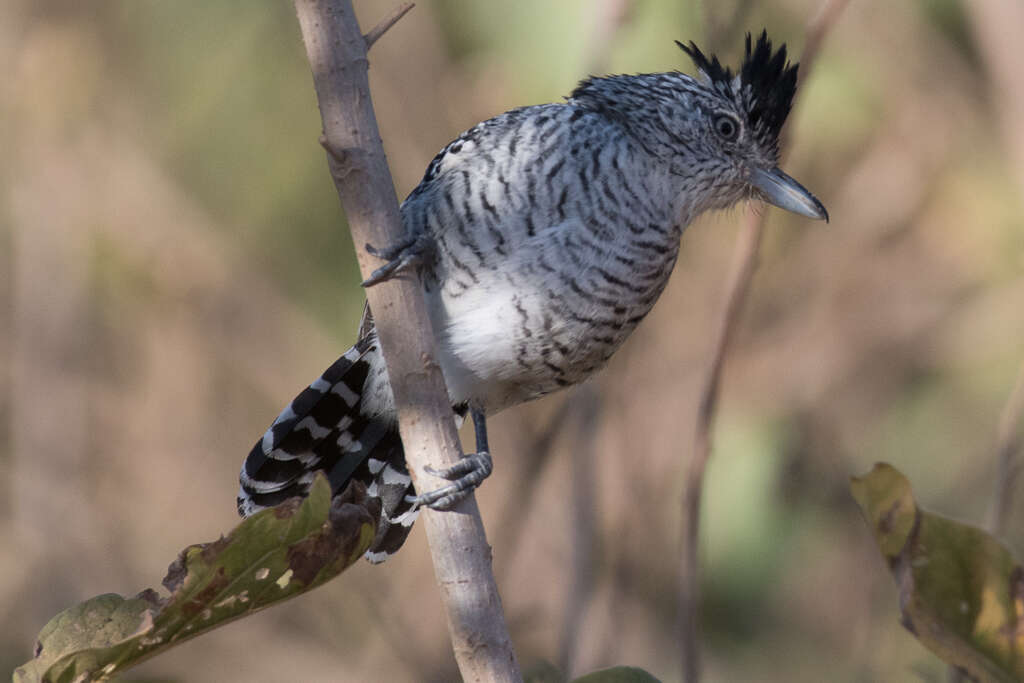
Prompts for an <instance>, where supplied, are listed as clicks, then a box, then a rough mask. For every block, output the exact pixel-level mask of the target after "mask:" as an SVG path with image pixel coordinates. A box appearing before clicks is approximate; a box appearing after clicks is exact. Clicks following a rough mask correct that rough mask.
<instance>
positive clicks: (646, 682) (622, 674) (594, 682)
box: [572, 666, 660, 683]
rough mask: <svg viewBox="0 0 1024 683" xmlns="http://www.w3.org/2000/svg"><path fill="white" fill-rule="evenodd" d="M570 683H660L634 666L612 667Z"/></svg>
mask: <svg viewBox="0 0 1024 683" xmlns="http://www.w3.org/2000/svg"><path fill="white" fill-rule="evenodd" d="M572 683H660V682H659V681H658V679H657V678H655V677H654V676H652V675H651V674H649V673H647V672H646V671H644V670H643V669H638V668H636V667H635V666H613V667H612V668H610V669H601V670H600V671H595V672H593V673H589V674H587V675H586V676H582V677H580V678H576V679H573V681H572Z"/></svg>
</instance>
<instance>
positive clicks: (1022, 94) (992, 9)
mask: <svg viewBox="0 0 1024 683" xmlns="http://www.w3.org/2000/svg"><path fill="white" fill-rule="evenodd" d="M965 9H967V10H968V14H969V17H970V20H971V21H970V23H971V25H972V28H973V30H974V34H975V37H976V40H975V43H976V44H977V46H978V50H979V52H980V53H981V57H982V60H983V61H984V64H985V70H986V72H987V74H986V75H987V81H988V88H989V91H990V93H991V95H992V99H993V102H994V104H995V110H996V113H997V115H998V116H999V123H1000V129H1001V134H1002V137H1003V139H1004V141H1005V142H1006V156H1007V161H1008V163H1009V164H1010V165H1011V166H1012V169H1013V171H1015V173H1016V176H1017V182H1018V183H1019V184H1020V185H1021V187H1024V129H1022V127H1021V126H1020V121H1021V118H1022V117H1024V86H1022V84H1021V81H1020V45H1019V42H1020V41H1019V37H1018V35H1017V31H1016V30H1015V29H1016V27H1018V26H1020V23H1021V22H1022V21H1024V6H1022V5H1021V4H1020V3H1019V2H1013V0H1001V1H999V2H978V3H967V4H966V5H965ZM1021 419H1024V365H1022V366H1021V369H1020V371H1019V373H1018V374H1017V382H1016V385H1015V386H1014V388H1013V390H1012V391H1011V393H1010V398H1009V400H1008V401H1007V403H1006V407H1005V408H1004V409H1003V414H1002V415H1001V416H1000V419H999V427H998V432H997V435H996V458H997V468H998V470H997V473H996V482H995V492H994V497H993V500H992V507H991V509H990V512H989V529H991V530H992V532H993V533H995V534H1002V533H1003V532H1004V531H1005V527H1006V521H1007V520H1006V517H1007V515H1008V514H1009V511H1010V505H1011V502H1012V501H1011V498H1012V495H1013V488H1014V484H1015V480H1016V475H1017V473H1018V470H1019V464H1016V463H1015V462H1014V461H1015V458H1016V453H1017V451H1018V450H1019V448H1020V438H1021V437H1020V435H1019V432H1018V429H1019V425H1020V422H1021Z"/></svg>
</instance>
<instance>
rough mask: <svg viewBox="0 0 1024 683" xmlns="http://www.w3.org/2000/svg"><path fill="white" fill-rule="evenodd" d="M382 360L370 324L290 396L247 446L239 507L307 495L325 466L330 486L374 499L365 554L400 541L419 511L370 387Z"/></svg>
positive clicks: (379, 557) (377, 553)
mask: <svg viewBox="0 0 1024 683" xmlns="http://www.w3.org/2000/svg"><path fill="white" fill-rule="evenodd" d="M380 367H383V362H382V361H381V359H380V354H379V351H378V348H377V343H376V333H375V332H374V331H373V329H372V323H371V325H370V326H369V329H368V330H367V334H366V336H364V337H363V338H361V339H360V340H359V341H358V342H357V343H356V345H355V346H353V347H352V348H351V349H349V350H348V351H346V352H345V353H344V354H343V355H342V356H341V358H339V359H338V360H337V361H335V363H334V364H333V365H331V367H329V368H327V370H326V371H325V372H324V373H323V374H322V375H321V376H320V377H318V378H317V379H316V381H314V382H313V383H312V384H310V385H309V386H308V387H307V388H306V389H304V390H303V391H302V393H300V394H299V395H298V396H296V397H295V399H294V400H293V401H292V402H291V403H290V404H288V406H287V407H286V408H285V409H284V410H283V411H282V412H281V414H280V415H278V417H277V419H276V420H274V423H273V424H272V425H271V426H270V428H269V429H268V430H267V431H266V433H265V434H264V435H263V437H262V438H261V439H260V440H259V441H257V442H256V444H255V445H254V446H253V448H252V450H251V451H250V453H249V456H248V457H247V458H246V460H245V463H244V465H243V467H242V472H241V475H240V484H241V486H240V488H239V493H238V501H237V502H238V512H239V514H241V515H242V516H243V517H247V516H249V515H251V514H253V513H254V512H257V511H259V510H262V509H264V508H267V507H272V506H274V505H277V504H278V503H281V502H283V501H284V500H286V499H288V498H291V497H293V496H303V495H306V493H307V492H308V491H309V486H310V484H311V483H312V481H313V475H314V473H315V472H317V471H323V472H324V473H325V474H326V475H327V477H328V480H329V481H330V483H331V489H332V490H333V491H334V492H335V493H339V492H341V491H343V490H344V489H345V487H346V486H347V485H348V483H349V482H350V481H353V480H354V481H358V482H360V483H362V484H363V485H364V486H366V490H367V494H368V495H369V496H371V497H374V498H379V499H380V501H381V507H382V518H381V521H380V523H379V524H378V529H377V537H376V539H375V540H374V542H373V544H372V545H371V547H370V550H369V551H368V552H367V555H366V556H367V558H368V559H369V560H371V561H373V562H379V561H383V560H384V559H385V558H386V557H387V555H388V554H390V553H392V552H394V551H396V550H397V549H398V548H399V547H400V546H401V545H402V542H403V541H404V540H405V537H406V536H407V535H408V533H409V529H410V528H411V527H412V523H413V522H414V521H415V519H416V515H417V511H416V510H412V509H411V505H410V503H409V502H408V501H406V497H407V494H408V492H409V490H410V487H411V483H412V482H411V479H410V477H409V474H408V471H407V470H406V466H405V454H404V452H403V450H402V441H401V439H400V438H399V435H398V429H397V425H396V424H395V423H394V420H393V419H392V418H391V417H390V416H389V415H387V414H386V412H385V413H383V414H382V411H381V410H380V409H379V405H378V404H379V397H377V396H375V395H374V394H373V393H372V391H373V389H372V387H373V382H372V381H370V380H371V378H372V377H373V376H374V374H375V371H376V369H378V368H380ZM368 390H369V391H370V392H371V393H368ZM366 399H370V400H366Z"/></svg>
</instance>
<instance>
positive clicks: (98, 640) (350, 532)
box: [14, 474, 380, 683]
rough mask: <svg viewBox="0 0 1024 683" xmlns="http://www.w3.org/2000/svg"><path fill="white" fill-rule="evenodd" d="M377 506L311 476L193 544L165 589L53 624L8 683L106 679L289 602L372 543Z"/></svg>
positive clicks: (77, 610)
mask: <svg viewBox="0 0 1024 683" xmlns="http://www.w3.org/2000/svg"><path fill="white" fill-rule="evenodd" d="M379 514H380V509H379V503H377V502H376V501H371V500H369V499H368V498H367V497H366V491H365V490H364V489H363V488H362V487H361V486H359V485H358V484H354V485H352V486H350V487H349V488H348V489H347V490H346V491H345V493H344V494H343V495H342V496H339V497H338V498H335V499H334V500H333V501H332V500H331V489H330V484H328V483H327V479H326V478H325V477H324V476H323V475H322V474H317V477H316V479H315V480H314V482H313V485H312V487H311V489H310V493H309V496H308V497H307V498H305V499H299V498H292V499H290V500H287V501H285V502H284V503H282V504H281V505H278V506H277V507H275V508H271V509H269V510H263V511H262V512H259V513H257V514H255V515H253V516H252V517H249V518H248V519H246V520H244V521H242V522H241V523H240V524H239V525H238V526H237V527H235V528H234V529H233V530H232V531H231V532H230V533H229V534H228V535H227V536H224V537H222V538H221V539H220V540H218V541H214V542H213V543H203V544H199V545H191V546H189V547H187V548H185V549H184V550H182V551H181V553H180V554H179V556H178V558H177V559H176V560H175V561H174V562H173V563H171V566H170V567H169V568H168V570H167V576H166V577H165V578H164V581H163V585H164V587H166V588H167V590H168V591H170V595H168V596H166V597H160V596H159V595H157V593H156V592H155V591H153V590H148V589H147V590H145V591H143V592H142V593H140V594H139V595H138V596H136V597H134V598H124V597H122V596H120V595H112V594H110V595H100V596H98V597H95V598H92V599H91V600H87V601H86V602H84V603H82V604H80V605H76V606H74V607H71V608H69V609H67V610H65V611H63V612H61V613H60V614H58V615H57V616H55V617H54V618H53V619H51V620H50V622H49V623H48V624H46V626H44V627H43V629H42V631H40V633H39V638H38V641H37V643H36V648H35V657H34V659H32V660H31V661H30V662H28V663H26V664H24V665H23V666H21V667H19V668H18V669H17V670H16V671H15V672H14V681H15V683H30V682H35V681H47V682H53V683H64V682H68V683H70V682H72V681H75V682H76V683H77V682H78V681H94V680H103V679H106V678H110V677H111V676H113V675H114V674H116V673H120V672H122V671H124V670H125V669H126V668H128V667H129V666H132V665H135V664H138V663H139V662H141V661H142V660H144V659H147V658H149V657H152V656H154V655H156V654H158V653H160V652H162V651H163V650H166V649H167V648H170V647H172V646H174V645H176V644H178V643H180V642H182V641H184V640H187V639H188V638H192V637H193V636H196V635H198V634H200V633H203V632H204V631H208V630H210V629H212V628H214V627H216V626H221V625H223V624H226V623H227V622H229V621H232V620H234V619H239V618H241V617H244V616H246V615H247V614H250V613H252V612H255V611H256V610H259V609H262V608H264V607H268V606H270V605H272V604H275V603H278V602H281V601H282V600H287V599H288V598H292V597H295V596H296V595H299V594H300V593H305V592H306V591H309V590H311V589H312V588H315V587H316V586H319V585H320V584H322V583H324V582H326V581H328V580H329V579H331V578H333V577H335V576H337V575H338V574H339V573H341V572H342V571H343V570H344V569H345V568H347V567H348V566H350V565H351V564H352V563H353V562H355V561H356V560H358V559H359V558H360V557H361V556H362V554H363V553H364V552H366V549H367V548H368V547H369V546H370V543H371V542H372V541H373V536H374V533H375V531H376V524H375V521H374V520H376V519H377V518H378V516H379Z"/></svg>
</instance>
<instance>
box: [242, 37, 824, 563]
mask: <svg viewBox="0 0 1024 683" xmlns="http://www.w3.org/2000/svg"><path fill="white" fill-rule="evenodd" d="M680 47H681V48H682V49H683V50H684V51H685V52H686V53H687V54H689V55H690V56H691V57H692V58H693V60H694V62H695V63H696V65H697V67H698V69H699V77H698V78H697V79H694V78H692V77H690V76H687V75H685V74H681V73H678V72H671V73H662V74H642V75H636V76H609V77H605V78H591V79H588V80H586V81H584V82H582V83H580V85H579V86H578V87H577V88H576V89H575V90H574V91H573V93H572V96H571V97H569V98H568V100H567V101H566V102H565V103H562V104H545V105H538V106H532V107H524V108H520V109H514V110H512V111H509V112H506V113H505V114H502V115H500V116H497V117H495V118H493V119H490V120H488V121H485V122H483V123H480V124H478V125H477V126H475V127H473V128H471V129H470V130H468V131H466V132H464V133H463V134H462V135H460V136H459V137H458V138H456V139H455V140H454V141H452V142H451V143H450V144H449V145H447V146H446V147H445V148H444V149H442V150H441V151H440V152H439V153H438V154H437V156H436V157H434V159H433V160H432V161H431V163H430V165H429V166H428V167H427V170H426V173H425V175H424V177H423V180H422V181H421V183H420V184H419V185H418V186H417V187H416V189H414V190H413V191H412V193H411V194H410V195H409V196H408V198H407V199H406V200H405V202H404V203H403V204H402V209H401V215H402V221H403V224H404V226H405V229H406V231H407V234H408V236H409V240H408V242H407V243H406V244H403V245H397V246H396V247H395V248H393V249H387V250H383V251H382V252H381V253H382V254H383V255H384V256H385V257H386V258H388V259H393V260H392V261H391V264H390V265H389V266H386V267H385V268H384V269H382V270H381V271H380V272H379V274H378V275H375V277H374V278H371V280H370V281H368V283H370V284H372V283H375V282H377V281H379V280H381V279H385V278H386V277H390V276H391V275H392V274H393V272H395V271H396V270H399V269H400V268H402V267H405V266H406V265H408V264H410V263H415V264H416V266H417V267H418V268H419V269H420V273H421V275H422V277H423V282H424V288H425V291H426V296H427V302H428V305H429V309H430V313H431V321H432V323H433V327H434V332H435V335H436V337H437V341H438V352H439V358H438V361H439V363H440V365H441V368H442V371H443V373H444V377H445V381H446V383H447V386H448V390H449V394H450V397H451V401H452V405H453V409H455V410H456V412H457V413H459V414H460V415H461V414H465V413H466V412H468V413H469V414H470V415H471V416H472V417H473V419H474V423H475V425H476V427H477V441H478V443H477V448H478V451H479V455H476V456H472V457H470V458H469V459H468V460H467V461H466V462H465V464H464V466H460V467H457V468H455V470H453V471H451V472H448V473H447V475H448V478H450V479H452V480H453V482H454V483H453V485H452V486H450V487H447V489H446V490H444V491H442V492H440V493H438V492H432V493H428V494H423V495H420V496H414V495H412V492H411V482H410V479H409V475H408V473H407V471H406V469H405V463H404V455H403V452H402V445H401V440H400V438H399V436H398V433H397V426H396V423H395V415H394V409H393V406H392V398H391V389H390V385H389V384H388V381H387V374H386V369H385V367H384V363H383V360H382V358H381V356H380V354H379V351H378V349H377V345H376V335H375V332H374V330H373V325H372V319H370V318H366V319H365V320H364V324H363V325H361V326H360V327H361V330H360V335H359V340H358V341H357V343H356V345H355V346H354V347H353V348H352V349H350V350H349V351H347V352H346V353H345V354H344V355H343V356H342V357H341V358H340V359H339V360H338V362H337V363H335V364H334V365H333V366H331V368H329V369H328V370H327V372H325V373H324V375H323V376H322V377H321V378H319V379H318V380H317V381H316V382H314V383H313V384H312V385H310V387H309V388H308V389H306V390H305V391H304V392H302V393H301V394H300V395H299V396H298V397H296V399H295V400H294V401H293V402H292V404H291V405H290V406H289V407H288V408H286V409H285V411H284V412H283V413H282V414H281V416H280V417H278V419H277V420H276V421H275V423H274V424H273V425H272V426H271V428H270V429H269V430H268V431H267V433H266V434H265V435H264V437H263V439H261V440H260V441H259V442H258V443H257V444H256V445H255V446H254V447H253V450H252V452H251V453H250V455H249V457H248V459H247V460H246V463H245V466H244V467H243V470H242V475H241V489H240V492H239V498H238V505H239V512H240V513H241V514H243V515H247V514H251V513H252V512H254V511H255V510H258V509H260V508H261V507H266V506H269V505H273V504H276V503H278V502H280V501H281V500H284V499H285V498H287V497H289V496H292V495H299V494H302V493H304V492H305V491H306V489H307V488H308V485H309V482H310V481H311V479H312V473H313V472H314V471H315V470H317V469H322V470H324V471H326V472H327V473H328V476H329V478H330V480H331V484H332V486H333V487H334V490H335V491H336V492H340V490H341V489H342V488H343V487H344V485H345V484H346V483H347V482H348V481H350V480H353V479H354V480H358V481H361V482H363V483H364V484H366V485H367V486H368V487H369V492H370V494H371V495H374V496H378V497H380V498H381V500H382V502H383V513H382V524H381V525H380V529H379V532H378V538H377V539H376V541H375V543H374V545H373V546H372V547H371V552H370V553H369V557H370V559H372V560H379V559H383V558H384V557H385V556H386V555H387V554H388V553H390V552H393V551H394V550H396V549H397V548H398V546H399V545H401V542H402V541H403V540H404V538H405V535H406V534H407V533H408V530H409V528H410V526H411V524H412V521H413V520H414V519H415V513H416V507H417V506H418V505H420V504H428V505H433V506H441V507H445V506H449V505H451V504H453V502H456V501H457V500H458V499H459V498H460V497H461V496H462V495H464V492H465V491H466V490H470V489H471V488H472V487H473V486H475V485H476V484H478V483H479V481H480V480H482V479H483V478H484V477H485V476H487V474H488V473H489V472H490V466H491V461H490V456H489V454H488V453H487V447H486V429H485V417H486V415H489V414H493V413H495V412H497V411H499V410H502V409H504V408H506V407H509V406H512V405H515V404H518V403H522V402H524V401H529V400H531V399H534V398H538V397H540V396H543V395H545V394H548V393H551V392H552V391H556V390H558V389H560V388H563V387H566V386H570V385H573V384H576V383H578V382H580V381H582V380H584V379H586V378H587V377H589V376H590V375H591V374H593V373H594V372H595V371H596V370H597V369H598V368H600V367H601V366H602V365H603V364H604V363H605V362H606V361H607V360H608V358H610V357H611V355H612V354H613V353H614V352H615V350H616V349H618V347H619V346H620V345H621V344H622V342H623V341H625V339H626V338H627V337H628V336H629V334H630V333H631V332H632V331H633V329H634V328H635V327H636V325H637V324H638V323H639V322H640V321H641V320H642V319H643V318H644V316H645V315H646V314H647V313H648V311H650V309H651V307H652V306H653V305H654V302H655V301H656V300H657V298H658V296H659V295H660V294H661V292H662V290H663V289H664V287H665V284H666V282H667V281H668V278H669V275H670V274H671V272H672V268H673V267H674V265H675V262H676V257H677V255H678V252H679V240H680V236H681V235H682V232H683V230H684V229H685V228H686V226H687V225H688V224H689V223H690V221H691V220H692V219H693V218H694V217H696V216H697V215H698V214H700V213H701V212H703V211H706V210H710V209H717V208H724V207H728V206H731V205H733V204H735V203H736V202H738V201H740V200H742V199H745V198H760V199H764V200H766V201H769V202H771V203H773V204H776V205H778V206H781V207H783V208H786V209H788V210H791V211H795V212H797V213H800V214H802V215H805V216H809V217H813V218H825V219H827V214H826V212H825V209H824V207H823V206H822V205H821V204H820V202H818V201H817V199H815V198H814V197H813V196H812V195H811V194H810V193H809V192H807V191H806V190H805V189H803V188H802V187H801V186H800V185H799V184H798V183H797V182H796V181H795V180H793V179H792V178H789V176H786V175H785V174H784V173H782V172H781V171H780V170H779V169H778V168H777V166H776V163H777V156H778V136H779V132H780V129H781V127H782V124H783V122H784V121H785V119H786V116H787V114H788V113H789V108H790V104H791V102H792V98H793V93H794V91H795V87H796V66H790V65H789V64H788V63H787V62H786V53H785V47H784V46H783V47H781V48H780V49H779V50H778V51H773V50H772V47H771V42H770V41H769V40H768V38H767V35H766V34H762V36H761V37H760V39H759V40H758V41H757V44H756V46H755V45H752V44H751V40H750V37H749V36H748V39H747V45H746V48H747V54H746V59H745V61H744V63H743V65H742V67H741V68H740V70H739V71H738V74H737V75H736V76H733V74H732V72H731V71H730V70H729V69H726V68H723V67H722V66H721V64H720V63H719V62H718V60H717V59H716V58H714V57H711V58H710V59H709V58H707V57H705V55H704V54H703V53H702V52H701V51H700V50H699V49H697V47H696V46H695V45H693V44H692V43H691V44H690V46H689V47H686V46H683V45H682V44H680ZM407 493H408V494H409V495H407Z"/></svg>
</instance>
